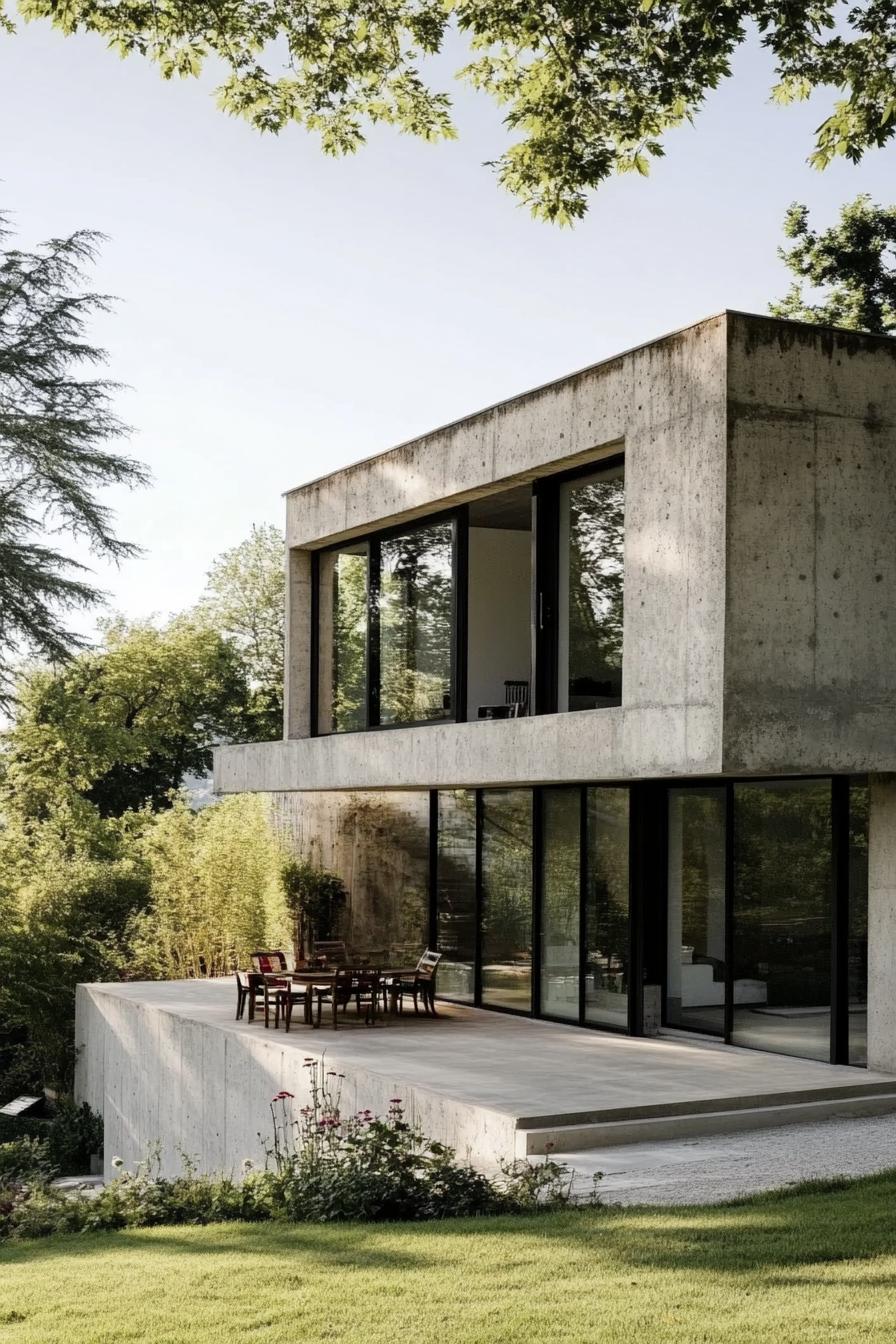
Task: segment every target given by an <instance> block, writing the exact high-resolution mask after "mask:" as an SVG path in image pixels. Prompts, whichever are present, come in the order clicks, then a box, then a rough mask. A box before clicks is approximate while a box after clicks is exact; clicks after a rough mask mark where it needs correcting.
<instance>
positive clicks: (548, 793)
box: [541, 789, 582, 1022]
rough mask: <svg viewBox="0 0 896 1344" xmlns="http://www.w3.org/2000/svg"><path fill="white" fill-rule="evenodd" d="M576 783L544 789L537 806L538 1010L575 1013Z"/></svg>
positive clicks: (578, 857) (579, 806)
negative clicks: (538, 875) (538, 840)
mask: <svg viewBox="0 0 896 1344" xmlns="http://www.w3.org/2000/svg"><path fill="white" fill-rule="evenodd" d="M581 817H582V791H581V789H545V791H544V793H543V794H542V807H541V850H542V861H541V881H542V887H541V1011H542V1012H543V1013H546V1014H547V1015H548V1016H549V1017H565V1018H570V1019H571V1020H573V1021H576V1022H577V1021H578V1019H579V947H580V937H579V918H580V911H581V894H580V887H581V829H582V821H581Z"/></svg>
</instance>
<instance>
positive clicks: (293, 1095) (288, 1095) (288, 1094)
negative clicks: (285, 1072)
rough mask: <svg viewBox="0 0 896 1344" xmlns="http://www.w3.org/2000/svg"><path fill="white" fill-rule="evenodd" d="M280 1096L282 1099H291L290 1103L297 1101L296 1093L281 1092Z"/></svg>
mask: <svg viewBox="0 0 896 1344" xmlns="http://www.w3.org/2000/svg"><path fill="white" fill-rule="evenodd" d="M280 1095H281V1097H289V1099H290V1101H294V1100H295V1093H294V1092H281V1093H280Z"/></svg>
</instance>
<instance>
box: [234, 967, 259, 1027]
mask: <svg viewBox="0 0 896 1344" xmlns="http://www.w3.org/2000/svg"><path fill="white" fill-rule="evenodd" d="M250 1001H251V1007H252V1010H253V1014H254V1010H255V1009H256V1008H258V1007H259V1006H260V1004H261V1003H262V1002H263V1001H264V985H263V984H259V982H258V981H257V980H255V981H253V980H252V979H250V977H249V972H248V971H237V972H236V1020H237V1022H241V1021H242V1020H243V1013H244V1012H245V1011H246V1004H247V1002H250Z"/></svg>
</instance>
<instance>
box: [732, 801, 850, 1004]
mask: <svg viewBox="0 0 896 1344" xmlns="http://www.w3.org/2000/svg"><path fill="white" fill-rule="evenodd" d="M734 847H735V848H734V959H735V968H734V973H735V976H736V977H740V976H747V977H751V978H756V979H759V980H763V981H765V982H766V983H767V985H768V1002H769V1004H770V1005H773V1006H794V1007H798V1006H807V1005H818V1006H823V1005H825V1004H828V1003H830V992H831V990H830V976H831V941H830V940H831V906H832V877H833V874H832V868H831V785H830V781H829V780H819V781H814V780H813V781H800V782H793V783H787V784H777V785H774V786H772V785H770V784H737V785H735V789H734Z"/></svg>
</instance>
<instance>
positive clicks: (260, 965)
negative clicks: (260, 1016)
mask: <svg viewBox="0 0 896 1344" xmlns="http://www.w3.org/2000/svg"><path fill="white" fill-rule="evenodd" d="M287 964H288V963H287V957H286V953H285V952H282V951H281V950H280V949H279V948H278V949H277V950H276V951H273V952H253V953H252V968H253V970H254V971H255V972H256V974H258V975H263V976H264V985H263V993H264V1025H265V1026H266V1027H268V1026H270V1017H271V999H272V998H273V1000H274V1027H275V1028H276V1027H279V1025H280V1008H281V1006H282V1005H281V1002H280V991H281V990H284V989H287V988H288V987H289V984H290V982H289V981H288V980H286V979H283V980H277V979H272V978H271V977H272V976H276V974H277V972H278V971H285V970H286V968H287Z"/></svg>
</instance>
